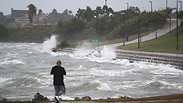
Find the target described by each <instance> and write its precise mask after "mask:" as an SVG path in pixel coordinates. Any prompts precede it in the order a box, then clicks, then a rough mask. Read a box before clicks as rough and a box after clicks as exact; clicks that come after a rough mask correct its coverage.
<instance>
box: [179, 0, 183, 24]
mask: <svg viewBox="0 0 183 103" xmlns="http://www.w3.org/2000/svg"><path fill="white" fill-rule="evenodd" d="M179 3H180V18H181V23H182V1H179Z"/></svg>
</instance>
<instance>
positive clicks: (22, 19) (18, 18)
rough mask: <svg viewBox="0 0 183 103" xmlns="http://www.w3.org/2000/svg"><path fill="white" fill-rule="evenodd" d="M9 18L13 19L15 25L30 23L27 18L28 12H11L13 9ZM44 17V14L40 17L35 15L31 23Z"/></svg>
mask: <svg viewBox="0 0 183 103" xmlns="http://www.w3.org/2000/svg"><path fill="white" fill-rule="evenodd" d="M11 17H12V18H14V19H15V23H20V24H22V25H26V24H28V23H30V21H29V18H28V10H13V8H11ZM46 17H47V15H45V14H41V15H37V14H35V15H34V17H33V21H35V20H40V21H42V20H43V19H44V18H46Z"/></svg>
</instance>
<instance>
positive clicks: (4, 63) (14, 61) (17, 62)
mask: <svg viewBox="0 0 183 103" xmlns="http://www.w3.org/2000/svg"><path fill="white" fill-rule="evenodd" d="M8 64H25V63H24V62H22V61H21V60H18V59H15V60H5V61H3V62H1V63H0V65H8Z"/></svg>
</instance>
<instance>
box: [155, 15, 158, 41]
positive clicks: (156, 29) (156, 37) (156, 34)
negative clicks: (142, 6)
mask: <svg viewBox="0 0 183 103" xmlns="http://www.w3.org/2000/svg"><path fill="white" fill-rule="evenodd" d="M157 15H158V13H157V12H156V25H157V26H158V23H157V19H158V18H157ZM157 26H156V36H155V38H156V39H157V32H158V31H157Z"/></svg>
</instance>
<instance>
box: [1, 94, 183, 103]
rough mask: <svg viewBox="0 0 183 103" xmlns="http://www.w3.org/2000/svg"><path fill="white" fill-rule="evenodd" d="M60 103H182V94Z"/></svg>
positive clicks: (49, 102) (43, 102)
mask: <svg viewBox="0 0 183 103" xmlns="http://www.w3.org/2000/svg"><path fill="white" fill-rule="evenodd" d="M60 102H61V103H62V102H63V103H119V102H125V103H149V102H151V103H172V102H173V103H183V94H172V95H162V96H152V97H142V98H124V97H122V98H107V99H97V100H92V99H91V100H60ZM0 103H55V101H50V100H48V101H44V100H37V101H8V100H7V101H0Z"/></svg>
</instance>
